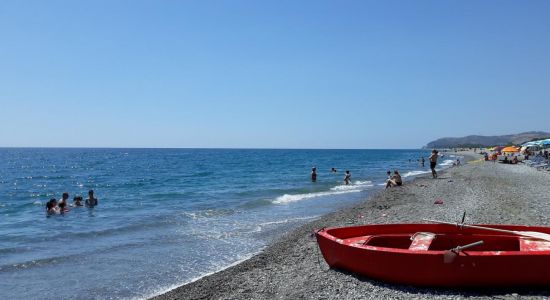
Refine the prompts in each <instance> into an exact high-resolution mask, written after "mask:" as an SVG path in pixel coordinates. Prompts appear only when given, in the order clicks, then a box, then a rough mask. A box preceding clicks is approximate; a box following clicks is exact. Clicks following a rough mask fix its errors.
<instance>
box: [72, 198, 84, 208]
mask: <svg viewBox="0 0 550 300" xmlns="http://www.w3.org/2000/svg"><path fill="white" fill-rule="evenodd" d="M83 205H84V204H82V196H75V197H74V198H73V204H72V205H71V206H74V207H77V206H83Z"/></svg>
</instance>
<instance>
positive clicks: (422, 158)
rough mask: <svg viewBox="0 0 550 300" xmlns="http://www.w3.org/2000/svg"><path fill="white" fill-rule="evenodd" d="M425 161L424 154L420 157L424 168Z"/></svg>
mask: <svg viewBox="0 0 550 300" xmlns="http://www.w3.org/2000/svg"><path fill="white" fill-rule="evenodd" d="M424 162H426V160H425V159H424V156H422V157H421V158H420V163H421V164H422V167H423V168H424Z"/></svg>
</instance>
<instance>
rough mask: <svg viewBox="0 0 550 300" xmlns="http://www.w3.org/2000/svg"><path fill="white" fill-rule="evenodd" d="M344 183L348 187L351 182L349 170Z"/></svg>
mask: <svg viewBox="0 0 550 300" xmlns="http://www.w3.org/2000/svg"><path fill="white" fill-rule="evenodd" d="M344 182H345V183H346V185H348V184H349V183H350V182H351V174H350V173H349V170H346V174H345V175H344Z"/></svg>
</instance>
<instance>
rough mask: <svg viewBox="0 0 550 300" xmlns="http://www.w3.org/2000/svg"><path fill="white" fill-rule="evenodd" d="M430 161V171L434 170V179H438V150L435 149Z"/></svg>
mask: <svg viewBox="0 0 550 300" xmlns="http://www.w3.org/2000/svg"><path fill="white" fill-rule="evenodd" d="M428 159H429V160H430V169H432V176H433V178H437V172H436V171H435V166H436V165H437V150H435V149H433V150H432V154H431V155H430V157H429V158H428Z"/></svg>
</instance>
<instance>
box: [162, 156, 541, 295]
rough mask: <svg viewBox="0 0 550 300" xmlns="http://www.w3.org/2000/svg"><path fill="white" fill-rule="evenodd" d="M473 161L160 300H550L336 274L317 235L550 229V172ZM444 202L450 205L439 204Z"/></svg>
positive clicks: (351, 210) (300, 232) (327, 220)
mask: <svg viewBox="0 0 550 300" xmlns="http://www.w3.org/2000/svg"><path fill="white" fill-rule="evenodd" d="M460 155H466V157H467V159H466V160H468V161H469V162H468V163H467V164H464V165H462V166H458V167H453V168H450V169H448V170H446V171H444V172H441V173H440V174H439V178H438V179H432V178H431V176H428V175H423V176H421V177H417V178H415V179H414V180H411V181H407V182H405V184H404V186H403V187H398V188H391V189H387V190H383V191H380V192H378V193H376V194H374V195H373V196H371V197H369V198H368V199H365V200H364V201H362V202H360V203H359V204H355V205H353V206H351V207H347V208H344V209H342V210H339V211H336V212H333V213H329V214H327V215H324V216H322V217H320V218H319V219H316V220H314V221H312V222H310V223H308V224H305V225H303V226H301V227H299V228H297V229H295V230H293V231H291V232H289V233H287V234H285V235H284V236H283V237H281V238H280V239H278V240H276V241H275V242H273V243H271V244H270V245H269V246H267V247H266V248H264V249H263V250H262V251H261V252H260V253H258V254H257V255H255V256H253V257H252V258H250V259H248V260H246V261H244V262H242V263H240V264H237V265H235V266H232V267H230V268H227V269H225V270H223V271H220V272H217V273H214V274H212V275H209V276H206V277H203V278H201V279H199V280H196V281H194V282H192V283H189V284H186V285H183V286H180V287H178V288H175V289H173V290H170V291H168V292H166V293H164V294H162V295H159V296H156V297H154V298H152V299H155V300H163V299H462V298H471V299H520V298H521V299H550V287H549V288H548V289H536V290H522V289H517V290H515V289H510V290H465V291H464V290H444V289H428V288H415V287H410V286H402V285H391V284H387V283H383V282H378V281H375V280H371V279H369V278H365V277H360V276H357V275H354V274H352V273H348V272H345V271H342V270H335V269H330V268H329V267H328V265H327V264H326V263H325V262H324V260H323V258H322V256H321V254H320V251H319V249H318V247H317V243H316V240H315V238H314V237H313V235H312V233H313V232H314V230H315V229H319V228H322V227H332V226H352V225H360V224H386V223H418V222H421V220H422V219H423V218H432V219H439V220H446V221H451V222H455V221H459V220H460V219H461V217H462V214H463V212H464V211H466V223H476V224H521V225H541V226H550V185H549V184H548V183H550V172H547V171H537V170H536V169H534V168H530V167H527V166H524V165H504V164H499V163H493V162H484V161H481V160H480V159H479V158H480V156H477V154H474V153H467V154H464V153H461V154H460ZM436 200H441V201H442V202H443V204H434V201H436Z"/></svg>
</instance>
